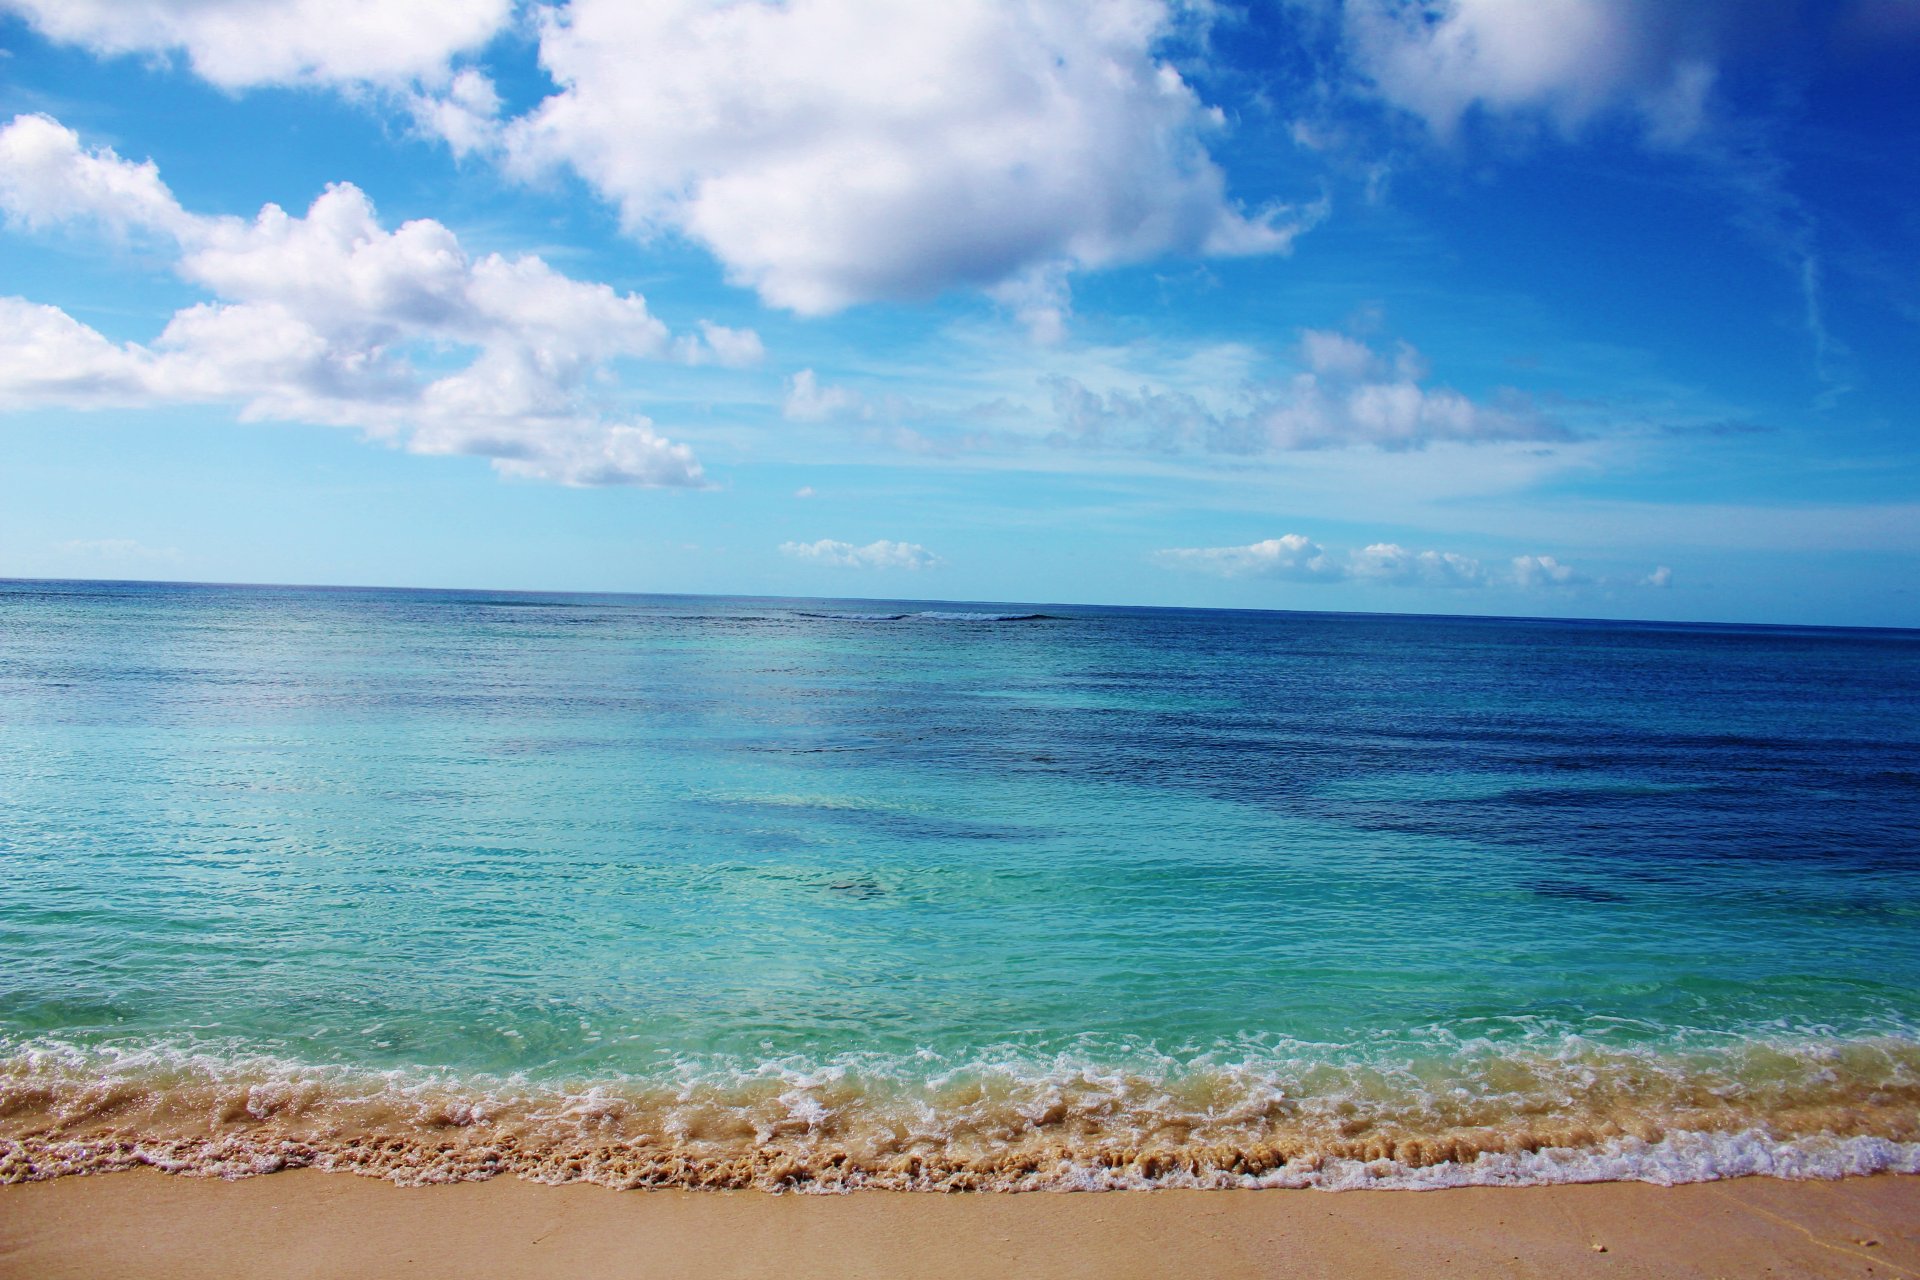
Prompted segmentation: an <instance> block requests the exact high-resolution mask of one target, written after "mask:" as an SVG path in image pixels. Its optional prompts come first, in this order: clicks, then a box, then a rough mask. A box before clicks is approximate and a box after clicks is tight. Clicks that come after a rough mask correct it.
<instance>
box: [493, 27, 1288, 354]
mask: <svg viewBox="0 0 1920 1280" xmlns="http://www.w3.org/2000/svg"><path fill="white" fill-rule="evenodd" d="M1172 20H1173V14H1172V10H1171V6H1170V4H1169V3H1168V2H1167V0H1059V2H1058V3H1052V4H1045V5H1037V4H1029V3H1019V2H1017V0H944V2H943V3H940V4H932V5H900V4H895V3H890V2H888V0H790V2H788V3H770V2H767V0H736V2H735V3H728V4H714V3H710V2H708V0H658V2H657V3H650V4H644V5H636V4H631V3H627V2H626V0H573V2H572V3H571V4H568V5H566V6H564V7H556V8H552V9H547V10H543V11H541V30H540V59H541V62H542V65H543V66H545V68H546V69H547V72H548V74H549V75H550V76H552V78H553V79H554V81H555V83H556V84H558V85H559V86H560V91H559V92H558V93H557V94H555V95H553V96H551V97H549V98H548V99H547V100H546V101H545V102H544V103H542V104H541V105H540V106H539V107H538V108H537V109H536V110H535V111H533V112H532V113H530V114H529V115H528V116H526V117H523V118H521V119H520V120H517V121H515V122H514V123H512V124H511V125H510V126H508V128H507V130H506V133H505V140H506V147H507V151H508V154H509V155H510V156H511V157H512V160H513V162H514V163H515V164H516V165H517V166H518V167H519V169H520V170H521V171H522V172H535V171H538V170H540V169H543V168H545V167H548V166H552V165H565V166H568V167H571V168H572V169H573V170H575V171H576V172H578V173H579V174H580V175H581V176H582V177H584V178H585V179H586V180H587V181H588V182H589V183H591V184H592V185H593V186H594V187H595V188H596V189H598V190H599V191H600V192H601V193H603V194H604V195H605V196H606V197H607V198H608V199H610V200H612V201H614V202H616V203H617V204H618V205H619V207H620V210H621V212H622V215H623V217H624V220H625V222H626V224H627V226H628V227H629V229H630V230H632V231H633V232H634V233H635V234H638V235H642V236H645V235H652V234H656V233H659V232H666V231H670V232H677V233H680V234H683V235H686V236H688V237H690V238H692V239H693V240H695V241H697V242H699V243H701V244H703V245H705V246H706V247H707V248H708V249H710V250H711V251H712V252H713V253H714V254H715V255H716V256H717V257H718V258H719V260H720V261H721V262H722V263H723V264H725V266H726V269H727V271H728V274H729V276H730V277H731V278H732V279H733V280H734V281H736V282H737V283H740V284H742V285H746V286H749V287H752V288H754V289H756V290H758V291H759V293H760V295H761V297H762V298H763V299H765V300H766V301H767V302H769V303H771V304H773V305H776V306H780V307H785V308H789V309H791V310H794V311H797V312H801V313H806V314H820V313H826V312H832V311H836V310H838V309H841V308H843V307H846V306H848V305H850V304H853V303H858V302H863V301H869V300H874V299H911V298H920V297H927V296H931V295H933V294H936V293H939V292H940V291H942V290H945V289H948V288H952V287H978V288H989V289H990V288H996V287H997V288H1001V289H1005V290H1011V291H1013V292H1012V293H1011V294H1010V295H1009V297H1010V304H1011V305H1013V306H1014V307H1015V308H1016V310H1018V311H1020V312H1021V313H1022V315H1023V316H1024V317H1025V318H1026V319H1027V320H1028V322H1029V323H1030V324H1032V325H1034V326H1035V327H1036V328H1037V329H1038V330H1040V331H1042V332H1043V333H1044V332H1046V331H1048V330H1050V329H1051V328H1052V327H1053V326H1055V325H1056V324H1057V323H1058V321H1059V320H1060V319H1061V317H1062V316H1063V314H1064V311H1063V299H1062V290H1061V288H1060V287H1059V281H1060V280H1063V279H1064V275H1063V274H1059V273H1063V272H1064V270H1065V269H1067V268H1075V267H1100V266H1105V265H1108V264H1112V263H1120V262H1129V261H1138V260H1142V259H1146V258H1150V257H1153V256H1155V255H1158V254H1162V253H1168V252H1195V253H1212V254H1249V253H1269V252H1275V251H1279V250H1284V249H1285V248H1286V247H1287V246H1288V244H1289V242H1290V241H1291V239H1292V238H1293V236H1294V235H1295V234H1297V232H1298V230H1299V229H1300V226H1299V224H1298V223H1297V222H1295V221H1290V220H1289V215H1288V213H1287V212H1286V211H1285V210H1280V209H1268V210H1264V211H1259V212H1253V213H1249V212H1247V211H1245V210H1242V209H1240V208H1239V207H1237V206H1236V205H1235V204H1234V203H1233V201H1232V200H1231V199H1230V198H1229V197H1228V195H1227V192H1226V182H1225V178H1224V175H1223V174H1222V172H1221V170H1220V168H1219V166H1218V165H1216V164H1215V163H1214V161H1213V159H1212V158H1211V156H1210V155H1209V153H1208V149H1207V139H1208V137H1209V136H1210V135H1212V134H1213V133H1215V132H1216V131H1218V130H1219V129H1221V128H1222V127H1223V124H1224V118H1223V117H1222V115H1221V114H1220V113H1219V112H1218V111H1217V110H1216V109H1212V108H1209V107H1208V106H1207V105H1206V104H1204V103H1203V102H1202V101H1201V100H1200V98H1199V96H1198V94H1196V93H1195V92H1194V90H1193V88H1192V87H1191V86H1190V85H1189V84H1187V83H1186V81H1185V80H1184V79H1182V77H1181V75H1180V74H1179V72H1178V71H1176V70H1175V69H1174V68H1173V67H1172V66H1171V65H1170V64H1168V63H1167V62H1165V61H1163V60H1161V59H1160V58H1158V57H1156V56H1155V54H1154V48H1155V46H1156V43H1157V42H1158V41H1159V40H1160V38H1161V37H1162V36H1163V35H1164V34H1165V33H1166V30H1167V28H1168V26H1169V24H1170V22H1171V21H1172ZM1050 271H1051V272H1055V273H1056V275H1054V276H1051V277H1050V276H1049V275H1048V273H1049V272H1050ZM1036 273H1037V274H1036Z"/></svg>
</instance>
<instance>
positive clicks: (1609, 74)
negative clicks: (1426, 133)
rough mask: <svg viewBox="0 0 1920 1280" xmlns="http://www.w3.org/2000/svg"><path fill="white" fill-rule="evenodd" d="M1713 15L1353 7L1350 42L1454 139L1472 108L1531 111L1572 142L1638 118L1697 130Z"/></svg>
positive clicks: (1584, 0)
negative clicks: (1624, 116)
mask: <svg viewBox="0 0 1920 1280" xmlns="http://www.w3.org/2000/svg"><path fill="white" fill-rule="evenodd" d="M1711 8H1712V6H1703V7H1699V8H1698V9H1697V10H1696V9H1693V8H1692V7H1690V6H1672V5H1667V4H1663V3H1659V2H1658V0H1352V3H1349V4H1348V6H1347V8H1346V15H1347V34H1348V39H1349V41H1350V46H1351V49H1352V52H1353V54H1354V56H1355V58H1356V60H1357V61H1358V63H1359V65H1360V68H1361V69H1362V71H1363V72H1364V73H1365V74H1366V76H1367V77H1368V79H1369V80H1370V81H1371V83H1372V86H1373V88H1374V90H1375V91H1376V92H1378V93H1379V95H1380V96H1381V97H1383V98H1385V99H1386V100H1387V101H1389V102H1391V103H1394V104H1395V105H1397V106H1400V107H1403V108H1405V109H1406V110H1408V111H1411V112H1413V113H1414V114H1415V115H1418V116H1420V117H1421V118H1423V119H1424V120H1425V121H1426V122H1427V124H1428V125H1429V126H1431V127H1432V129H1433V130H1434V132H1435V133H1437V134H1440V135H1441V136H1443V137H1444V136H1448V135H1450V134H1451V133H1452V132H1453V131H1454V130H1455V129H1456V128H1457V127H1458V126H1459V123H1460V120H1461V118H1462V117H1463V116H1465V115H1466V114H1467V113H1468V112H1469V111H1472V110H1475V109H1478V110H1481V111H1485V112H1488V113H1494V114H1533V115H1538V116H1543V117H1545V118H1546V119H1548V120H1550V121H1552V122H1553V124H1554V125H1555V126H1556V127H1558V128H1559V129H1560V130H1562V131H1563V132H1567V133H1571V132H1573V131H1575V130H1577V129H1578V128H1580V127H1581V126H1582V125H1584V124H1586V123H1587V122H1588V121H1589V120H1591V119H1593V118H1594V117H1595V116H1597V115H1599V114H1601V113H1602V112H1605V111H1609V110H1627V111H1632V112H1635V113H1637V114H1638V115H1639V116H1640V117H1641V119H1642V121H1643V123H1644V124H1645V126H1646V129H1647V134H1648V137H1649V139H1650V140H1651V141H1654V142H1656V143H1659V144H1663V145H1675V144H1678V143H1680V142H1683V141H1685V140H1686V139H1687V138H1689V137H1691V136H1692V135H1693V134H1694V133H1696V132H1697V131H1698V130H1699V128H1700V126H1701V121H1702V117H1703V113H1704V110H1705V104H1706V99H1707V95H1708V93H1709V92H1710V90H1711V88H1712V86H1713V81H1714V65H1713V62H1712V60H1711V58H1710V57H1708V56H1707V47H1708V40H1707V36H1708V34H1709V33H1708V31H1707V30H1706V29H1705V27H1704V26H1703V22H1704V20H1705V18H1706V17H1707V16H1708V13H1709V9H1711Z"/></svg>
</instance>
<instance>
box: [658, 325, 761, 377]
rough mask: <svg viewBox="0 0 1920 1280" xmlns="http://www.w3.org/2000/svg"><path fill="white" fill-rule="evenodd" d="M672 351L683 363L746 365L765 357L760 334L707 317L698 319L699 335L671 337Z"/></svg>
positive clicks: (730, 366)
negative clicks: (716, 322)
mask: <svg viewBox="0 0 1920 1280" xmlns="http://www.w3.org/2000/svg"><path fill="white" fill-rule="evenodd" d="M673 346H674V354H675V356H677V357H678V358H679V359H680V360H681V361H682V362H684V363H686V364H694V365H699V364H717V365H723V366H725V367H726V368H729V369H748V368H752V367H753V366H754V365H756V364H759V363H760V362H761V361H762V360H765V359H766V358H767V348H766V346H765V344H763V343H762V342H761V341H760V335H759V334H757V333H755V332H754V331H753V330H751V329H729V328H728V327H727V326H726V325H723V324H715V323H713V321H711V320H702V321H701V322H700V335H699V336H698V337H694V336H692V335H688V336H686V337H683V338H678V339H675V341H674V344H673Z"/></svg>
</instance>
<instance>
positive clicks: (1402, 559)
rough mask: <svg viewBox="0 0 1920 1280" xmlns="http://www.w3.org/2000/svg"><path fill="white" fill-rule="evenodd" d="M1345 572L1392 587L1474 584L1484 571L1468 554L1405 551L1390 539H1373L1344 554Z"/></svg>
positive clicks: (1480, 581)
mask: <svg viewBox="0 0 1920 1280" xmlns="http://www.w3.org/2000/svg"><path fill="white" fill-rule="evenodd" d="M1347 576H1348V577H1350V578H1354V579H1357V580H1359V581H1363V582H1378V583H1382V584H1384V585H1386V586H1395V587H1478V586H1484V585H1485V584H1486V581H1487V572H1486V570H1485V569H1484V568H1483V567H1482V566H1481V564H1480V562H1479V561H1478V560H1475V559H1474V558H1473V557H1472V556H1463V555H1459V554H1456V553H1455V552H1452V551H1409V550H1407V548H1405V547H1403V546H1401V545H1399V544H1398V543H1394V542H1376V543H1374V544H1373V545H1372V546H1368V547H1363V548H1361V549H1360V550H1359V551H1356V552H1354V553H1353V554H1352V555H1350V556H1349V557H1348V558H1347Z"/></svg>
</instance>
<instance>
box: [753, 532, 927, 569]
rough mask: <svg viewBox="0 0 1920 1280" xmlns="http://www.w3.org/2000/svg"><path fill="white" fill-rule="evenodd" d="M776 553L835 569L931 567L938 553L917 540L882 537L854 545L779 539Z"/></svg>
mask: <svg viewBox="0 0 1920 1280" xmlns="http://www.w3.org/2000/svg"><path fill="white" fill-rule="evenodd" d="M780 554H782V555H788V556H792V557H793V558H794V559H796V560H805V561H808V562H810V563H812V564H825V565H832V566H833V567H835V568H838V569H915V570H918V569H931V568H934V567H936V566H937V565H939V563H940V557H938V556H936V555H934V554H933V553H932V552H931V551H928V550H927V549H926V548H925V547H923V546H921V545H920V544H919V543H917V542H888V541H886V540H885V539H884V538H883V539H881V540H880V541H878V542H869V543H868V544H867V545H866V546H864V547H856V546H854V545H853V544H852V543H851V542H836V541H835V540H834V539H832V538H821V539H820V540H819V541H818V542H783V543H781V544H780Z"/></svg>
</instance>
